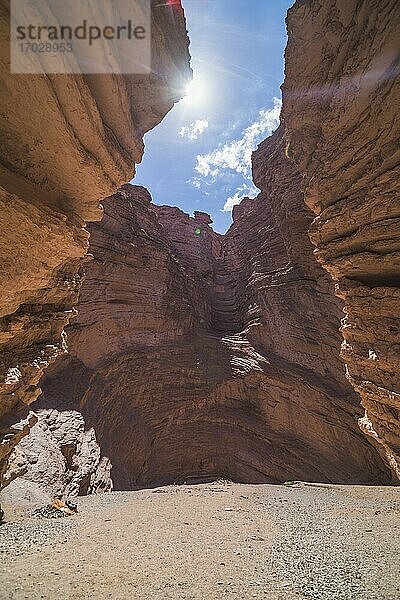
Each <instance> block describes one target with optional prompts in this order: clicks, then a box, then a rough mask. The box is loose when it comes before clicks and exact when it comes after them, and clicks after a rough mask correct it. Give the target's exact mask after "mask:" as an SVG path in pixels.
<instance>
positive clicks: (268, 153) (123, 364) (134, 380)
mask: <svg viewBox="0 0 400 600" xmlns="http://www.w3.org/2000/svg"><path fill="white" fill-rule="evenodd" d="M254 162H255V174H256V181H257V183H258V184H259V185H260V187H262V189H263V190H265V191H263V192H262V193H261V194H260V195H259V196H258V198H257V199H255V200H245V201H244V202H243V203H242V204H241V205H240V206H239V207H237V208H235V213H234V217H235V222H234V224H233V225H232V227H231V229H230V230H229V232H228V233H227V234H226V235H225V236H223V237H222V236H220V235H218V234H216V233H214V232H213V231H212V229H211V228H210V225H209V224H210V219H209V217H208V215H205V214H204V213H196V215H195V218H191V217H189V216H188V215H185V214H184V213H183V212H182V211H180V210H179V209H177V208H171V207H166V206H162V207H158V206H153V205H151V203H150V197H149V194H148V192H147V191H146V190H145V189H144V188H141V187H138V186H124V187H123V188H122V189H121V191H120V192H119V193H118V194H116V195H114V196H111V197H110V198H107V199H106V200H105V201H104V202H103V206H104V218H103V220H102V222H101V223H96V224H93V225H91V226H90V230H91V238H90V239H91V241H90V252H91V253H92V254H93V255H94V260H93V262H92V263H90V264H88V265H87V268H86V270H87V275H86V280H85V283H84V285H83V286H82V292H81V298H80V304H79V315H78V317H77V318H76V319H75V320H74V321H73V322H72V324H71V325H70V326H69V327H68V328H67V335H68V344H69V347H70V350H71V355H70V356H67V355H65V356H64V357H63V358H62V359H59V360H58V361H57V362H56V363H55V364H54V365H52V366H51V367H50V368H49V369H48V371H47V375H46V377H45V379H44V381H43V390H44V391H43V395H42V397H41V398H40V400H39V403H38V404H39V406H40V407H42V408H47V409H49V408H52V407H56V406H57V407H58V408H59V409H62V410H70V409H72V408H74V409H76V410H79V411H81V412H82V414H83V415H84V417H85V421H86V423H87V424H88V426H90V427H94V429H95V431H96V435H97V438H98V440H99V443H100V446H101V448H102V451H103V452H104V453H105V454H106V455H107V456H108V457H109V458H110V459H111V462H112V464H113V470H112V477H113V481H114V484H115V486H116V488H117V489H124V488H125V489H126V488H132V487H134V486H148V485H156V484H164V483H170V482H173V481H176V482H181V481H189V480H192V481H193V480H197V481H198V480H206V479H208V478H217V477H228V478H232V479H234V480H237V481H247V482H250V481H253V482H265V481H271V482H272V481H284V480H288V479H308V480H313V481H338V482H349V481H352V482H359V483H367V482H369V483H371V482H372V483H376V482H381V483H382V482H388V481H389V480H390V475H389V472H388V470H387V468H386V467H385V465H384V464H383V462H382V461H381V460H380V458H379V456H378V455H377V454H376V452H375V450H374V448H373V447H372V446H371V444H370V443H369V442H368V441H367V440H366V439H365V438H364V437H363V436H362V434H361V432H360V431H359V429H358V427H357V416H358V415H359V414H360V409H359V406H358V399H357V397H356V396H355V394H354V392H353V391H352V389H351V387H350V386H349V384H348V383H347V382H346V379H345V377H344V374H343V366H342V365H341V363H340V361H339V360H338V358H337V355H338V351H339V345H340V335H339V332H338V329H339V315H340V307H339V303H338V301H337V300H336V299H335V297H334V295H333V294H332V293H331V289H330V287H331V284H330V280H329V277H328V276H327V275H326V274H325V273H324V271H323V269H322V268H321V267H319V266H318V264H317V263H316V262H315V260H314V259H313V257H312V246H311V244H310V242H309V240H308V237H307V234H306V231H307V227H308V225H309V223H310V221H311V219H310V216H309V213H308V211H307V210H306V208H305V206H304V204H303V202H302V195H301V193H300V192H299V189H298V184H299V176H298V175H297V173H296V171H295V169H294V167H293V165H292V164H291V163H290V162H289V161H287V159H286V158H285V156H284V152H283V141H282V137H281V134H280V132H278V133H277V134H276V135H275V136H274V138H273V139H271V140H268V141H266V142H265V143H264V144H263V145H262V146H261V148H260V150H259V151H258V153H257V154H256V156H255V159H254ZM284 236H287V237H286V240H285V237H284ZM284 240H285V241H284Z"/></svg>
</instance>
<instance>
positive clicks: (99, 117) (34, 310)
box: [0, 1, 190, 489]
mask: <svg viewBox="0 0 400 600" xmlns="http://www.w3.org/2000/svg"><path fill="white" fill-rule="evenodd" d="M152 8H153V11H152V67H153V72H152V74H151V75H126V76H122V75H82V76H81V75H46V74H43V75H11V74H10V69H9V56H8V55H9V3H8V2H6V1H1V2H0V29H1V35H0V50H1V62H0V83H1V85H0V89H1V97H0V103H1V107H2V114H1V125H0V127H1V129H0V135H1V139H2V144H1V148H0V253H1V257H2V260H1V265H0V286H1V290H2V294H1V300H0V359H1V360H0V379H1V381H0V418H1V426H0V435H1V440H2V441H1V447H0V489H1V476H2V473H3V470H4V468H5V460H6V459H7V457H8V456H9V454H10V452H11V451H12V448H13V447H14V445H15V443H16V442H17V441H19V439H21V437H22V436H23V435H24V434H26V433H27V431H28V430H29V427H30V426H31V425H32V424H33V422H34V420H35V417H34V416H29V417H27V413H28V408H27V405H28V404H30V403H31V402H32V401H33V400H34V399H35V398H36V397H37V396H38V394H39V393H40V389H39V387H38V382H39V379H40V377H41V375H42V373H43V370H44V369H45V368H46V367H47V366H48V365H49V363H51V362H52V361H53V360H54V359H55V357H56V356H57V355H58V354H60V352H63V350H64V349H65V344H64V342H63V340H62V331H63V328H64V326H65V324H66V323H67V322H68V321H69V319H70V317H71V316H73V314H74V308H73V306H74V304H75V303H76V299H77V292H78V290H79V286H80V283H81V267H82V264H83V260H84V258H83V257H84V256H85V255H86V252H87V244H88V233H87V231H86V230H85V229H84V227H85V223H86V222H87V221H93V220H97V219H100V218H101V210H100V209H99V207H98V202H99V199H101V198H103V197H104V196H105V195H108V194H110V193H112V192H113V191H115V190H116V189H117V188H118V186H119V185H121V184H122V183H123V182H125V181H127V180H129V179H131V177H132V176H133V174H134V164H135V163H137V162H140V160H141V157H142V153H143V141H142V138H143V134H144V133H145V132H146V131H148V130H149V129H151V128H152V127H154V126H155V125H156V124H157V123H158V122H159V121H160V120H161V119H162V118H163V116H164V115H165V114H166V113H167V112H168V111H169V110H170V109H171V108H172V106H173V104H174V102H176V101H177V100H178V99H179V98H180V97H182V95H183V89H184V83H185V81H187V80H188V78H189V77H190V68H189V60H188V59H189V55H188V38H187V34H186V29H185V20H184V17H183V12H182V11H181V10H177V8H180V3H179V6H178V3H174V5H166V4H165V3H159V2H156V1H154V2H153V3H152ZM20 419H25V420H21V421H20ZM18 421H20V423H19V424H18V425H16V423H17V422H18Z"/></svg>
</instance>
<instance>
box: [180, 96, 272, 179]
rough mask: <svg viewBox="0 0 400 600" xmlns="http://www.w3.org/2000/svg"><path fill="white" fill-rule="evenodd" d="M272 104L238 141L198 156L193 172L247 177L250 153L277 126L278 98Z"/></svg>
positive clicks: (204, 175)
mask: <svg viewBox="0 0 400 600" xmlns="http://www.w3.org/2000/svg"><path fill="white" fill-rule="evenodd" d="M273 103H274V107H273V108H271V109H269V110H260V112H259V118H258V119H257V121H255V122H254V123H252V124H251V125H249V127H247V128H246V129H245V130H244V131H243V133H242V137H241V138H240V139H238V140H233V141H232V142H229V143H227V144H225V145H224V146H222V147H220V148H217V149H216V150H214V151H213V152H210V153H209V154H199V155H198V156H197V163H196V166H195V170H196V171H197V172H198V173H199V174H200V175H202V176H203V177H214V178H215V177H217V176H218V175H221V172H223V171H224V170H227V169H228V170H231V171H236V172H237V173H239V174H241V175H243V176H245V177H246V178H247V177H249V176H250V173H251V153H252V152H253V150H255V148H256V146H257V144H258V143H259V142H261V141H262V140H263V139H264V138H265V137H266V136H267V135H269V134H271V133H272V131H274V129H276V127H277V126H278V125H279V114H280V111H281V104H282V102H281V100H280V99H279V98H273ZM182 129H184V128H182ZM180 135H181V134H180ZM194 139H195V138H194Z"/></svg>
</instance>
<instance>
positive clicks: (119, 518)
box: [0, 482, 400, 600]
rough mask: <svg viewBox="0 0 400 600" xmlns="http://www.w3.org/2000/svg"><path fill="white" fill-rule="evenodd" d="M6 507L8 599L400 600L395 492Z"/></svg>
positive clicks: (209, 488)
mask: <svg viewBox="0 0 400 600" xmlns="http://www.w3.org/2000/svg"><path fill="white" fill-rule="evenodd" d="M78 504H79V513H78V514H77V515H75V516H73V517H68V518H64V519H51V520H49V519H43V518H37V517H33V516H31V515H30V514H24V515H21V514H19V513H18V511H15V510H13V509H12V507H7V506H5V507H4V508H5V509H6V515H7V516H8V519H9V522H8V523H6V524H5V525H3V526H2V527H1V528H0V550H1V554H0V556H1V561H2V573H1V580H0V590H1V591H0V597H1V598H2V599H5V598H7V599H8V598H12V599H20V598H32V599H36V598H46V599H53V598H54V599H77V598H79V599H81V598H96V599H102V598H116V599H130V598H140V599H141V600H142V599H143V600H145V599H152V600H153V599H166V598H173V599H201V600H208V599H219V598H220V599H224V598H229V597H232V598H238V599H242V598H243V599H247V598H264V599H282V600H283V599H284V600H290V599H291V598H312V599H318V600H325V599H326V600H328V599H329V600H331V599H336V598H340V599H344V600H358V599H363V600H364V599H365V600H374V599H377V600H378V599H379V600H382V599H387V600H389V599H393V600H395V599H396V600H398V599H399V598H400V582H399V571H400V544H399V538H400V536H399V533H400V519H399V490H398V489H396V488H379V487H377V488H372V487H358V486H325V485H321V486H316V485H306V484H295V485H293V486H288V487H286V486H273V485H239V484H232V483H228V482H217V483H213V484H203V485H197V486H195V485H193V486H179V487H178V486H171V487H165V488H158V489H154V490H142V491H139V492H116V493H113V494H107V495H102V496H91V497H86V498H80V499H78Z"/></svg>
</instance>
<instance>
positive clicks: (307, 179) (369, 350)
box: [283, 0, 400, 477]
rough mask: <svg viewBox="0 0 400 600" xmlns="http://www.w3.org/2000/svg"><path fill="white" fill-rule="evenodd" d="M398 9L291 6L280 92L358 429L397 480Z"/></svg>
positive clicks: (335, 3) (350, 4)
mask: <svg viewBox="0 0 400 600" xmlns="http://www.w3.org/2000/svg"><path fill="white" fill-rule="evenodd" d="M399 23H400V5H399V3H398V2H397V1H396V0H388V1H386V2H383V3H382V2H376V1H373V0H363V1H361V2H355V0H332V1H330V2H327V3H320V2H314V1H310V2H300V1H298V2H296V4H295V5H294V7H293V8H292V9H290V10H289V13H288V19H287V25H288V34H289V41H288V46H287V50H286V78H285V83H284V85H283V120H284V124H285V128H286V141H287V152H288V154H289V156H291V157H292V158H293V160H294V161H295V163H296V164H297V166H298V168H299V170H300V172H301V174H302V175H303V183H302V186H303V188H304V192H305V202H306V203H307V205H308V206H309V207H310V209H311V210H312V211H313V213H314V214H315V215H316V217H315V220H314V221H313V223H312V225H311V226H310V237H311V240H312V242H313V243H314V244H315V246H316V251H315V254H316V257H317V259H318V260H319V261H320V262H321V264H322V265H323V266H324V267H325V268H326V270H327V271H328V272H329V273H330V275H331V276H332V277H333V279H334V281H335V283H336V292H337V295H338V296H339V297H340V298H342V299H343V300H344V304H345V309H344V310H345V315H346V317H345V320H344V323H343V326H342V329H341V331H342V334H343V338H344V342H343V345H342V352H341V354H342V357H343V359H344V361H345V362H346V367H347V375H348V379H349V381H350V382H351V384H352V385H353V387H354V389H355V390H356V391H357V392H358V393H359V395H360V397H361V399H362V405H363V407H364V408H365V416H364V417H363V418H362V419H361V420H360V426H361V428H362V429H363V430H364V431H365V432H366V433H367V434H368V435H370V436H372V437H373V438H374V439H375V440H376V441H377V442H378V443H379V444H380V446H381V448H382V452H383V454H385V455H386V457H387V459H388V461H389V462H390V464H391V466H392V469H393V471H394V473H397V476H398V477H400V421H399V416H400V378H399V375H400V361H399V358H400V353H399V348H400V346H399V344H400V337H399V327H400V320H399V317H400V289H399V285H400V278H399V276H400V236H399V233H400V205H399V196H398V194H399V166H398V165H399V157H400V151H399V145H398V140H399V133H400V131H399V121H398V113H399V106H400V103H399V77H398V75H399V53H398V39H399V35H400V29H399Z"/></svg>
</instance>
